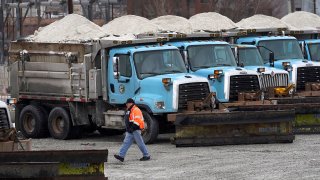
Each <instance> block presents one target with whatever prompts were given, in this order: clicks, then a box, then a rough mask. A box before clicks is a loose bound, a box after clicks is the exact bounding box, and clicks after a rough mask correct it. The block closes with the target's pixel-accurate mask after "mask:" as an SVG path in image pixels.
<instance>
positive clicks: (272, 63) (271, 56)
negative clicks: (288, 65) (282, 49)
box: [269, 52, 274, 67]
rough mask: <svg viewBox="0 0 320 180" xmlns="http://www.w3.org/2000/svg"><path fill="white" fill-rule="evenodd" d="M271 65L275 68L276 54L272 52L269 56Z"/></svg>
mask: <svg viewBox="0 0 320 180" xmlns="http://www.w3.org/2000/svg"><path fill="white" fill-rule="evenodd" d="M269 63H270V66H271V67H274V53H273V52H270V54H269Z"/></svg>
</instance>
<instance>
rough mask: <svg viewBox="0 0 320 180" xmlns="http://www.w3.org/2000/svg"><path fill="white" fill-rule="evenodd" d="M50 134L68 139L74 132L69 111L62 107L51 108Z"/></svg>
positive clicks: (57, 137) (56, 137)
mask: <svg viewBox="0 0 320 180" xmlns="http://www.w3.org/2000/svg"><path fill="white" fill-rule="evenodd" d="M48 129H49V132H50V135H51V136H52V137H53V138H55V139H68V138H70V137H71V136H72V135H73V133H72V122H71V118H70V114H69V113H68V111H67V110H66V109H64V108H62V107H56V108H54V109H52V110H51V112H50V114H49V120H48Z"/></svg>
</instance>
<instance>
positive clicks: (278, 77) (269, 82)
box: [260, 74, 289, 88]
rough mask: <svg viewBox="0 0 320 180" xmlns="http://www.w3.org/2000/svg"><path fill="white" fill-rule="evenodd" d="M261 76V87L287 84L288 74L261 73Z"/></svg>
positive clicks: (284, 85)
mask: <svg viewBox="0 0 320 180" xmlns="http://www.w3.org/2000/svg"><path fill="white" fill-rule="evenodd" d="M260 77H261V86H262V88H268V87H286V86H288V83H289V82H288V74H275V75H274V76H272V75H271V74H263V75H261V76H260Z"/></svg>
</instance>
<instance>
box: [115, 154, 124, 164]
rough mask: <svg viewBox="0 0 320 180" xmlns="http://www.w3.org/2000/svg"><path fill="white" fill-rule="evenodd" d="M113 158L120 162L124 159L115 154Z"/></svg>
mask: <svg viewBox="0 0 320 180" xmlns="http://www.w3.org/2000/svg"><path fill="white" fill-rule="evenodd" d="M114 158H116V159H118V160H119V161H121V162H123V161H124V158H123V157H121V156H119V155H117V154H115V155H114Z"/></svg>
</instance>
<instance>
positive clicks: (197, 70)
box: [168, 40, 260, 103]
mask: <svg viewBox="0 0 320 180" xmlns="http://www.w3.org/2000/svg"><path fill="white" fill-rule="evenodd" d="M168 44H169V45H173V46H176V47H178V48H179V49H180V51H181V52H182V54H183V56H184V60H185V63H186V65H187V67H188V70H189V72H190V73H191V74H195V75H198V76H202V77H206V78H209V79H210V80H209V82H210V85H211V89H212V91H213V92H215V93H216V97H217V100H218V101H219V102H222V103H227V102H235V101H238V100H239V96H238V95H239V93H240V92H243V93H255V92H258V91H259V90H260V82H259V79H258V73H257V72H256V71H253V70H248V69H246V68H243V67H238V66H237V63H236V61H235V58H234V56H233V54H232V51H231V48H230V45H229V44H228V43H227V42H223V41H211V40H209V41H207V40H206V41H196V40H194V41H177V42H169V43H168ZM259 98H260V97H259Z"/></svg>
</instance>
